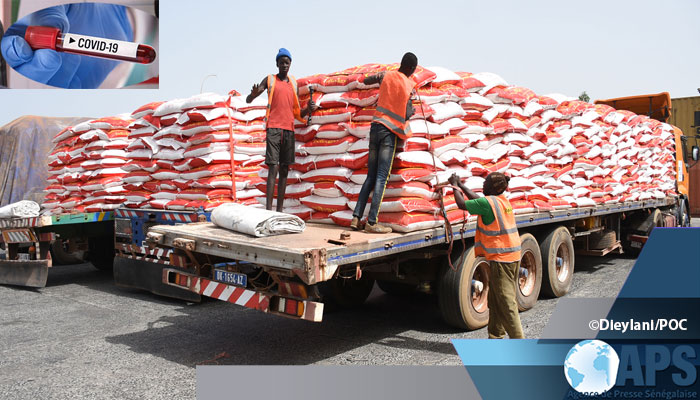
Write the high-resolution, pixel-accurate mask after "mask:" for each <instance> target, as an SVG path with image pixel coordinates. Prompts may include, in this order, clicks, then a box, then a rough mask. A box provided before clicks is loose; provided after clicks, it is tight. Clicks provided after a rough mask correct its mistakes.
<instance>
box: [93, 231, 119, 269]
mask: <svg viewBox="0 0 700 400" xmlns="http://www.w3.org/2000/svg"><path fill="white" fill-rule="evenodd" d="M88 261H90V262H91V263H92V265H93V266H94V267H95V268H97V269H99V270H100V271H111V270H112V267H113V264H114V238H113V237H112V236H94V237H91V238H88Z"/></svg>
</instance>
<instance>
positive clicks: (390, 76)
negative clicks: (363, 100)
mask: <svg viewBox="0 0 700 400" xmlns="http://www.w3.org/2000/svg"><path fill="white" fill-rule="evenodd" d="M417 66H418V58H417V57H416V55H415V54H413V53H406V54H404V55H403V58H402V59H401V66H400V67H399V69H398V71H387V72H381V73H379V74H376V75H371V76H368V77H365V79H364V81H363V83H364V84H365V85H372V84H375V83H380V84H381V85H380V86H379V100H378V101H377V111H375V113H374V118H373V119H372V125H371V126H370V130H369V159H368V161H367V178H365V182H364V183H363V184H362V189H361V190H360V196H359V198H358V199H357V205H356V206H355V210H354V211H353V213H352V216H353V218H352V222H351V223H350V227H351V228H352V229H355V230H360V229H362V222H361V220H362V217H363V215H364V212H365V206H366V205H367V200H368V199H369V195H370V193H371V194H372V204H371V205H370V208H369V215H368V217H367V225H366V226H365V231H367V232H371V233H389V232H391V228H389V227H387V226H381V225H379V224H378V223H377V215H378V214H379V206H380V205H381V203H382V198H383V197H384V189H385V187H386V182H387V179H388V178H389V174H390V173H391V165H392V164H393V161H394V152H395V150H396V142H397V140H398V138H401V139H406V138H409V137H411V132H410V130H409V129H408V119H409V118H411V116H412V115H413V114H414V110H413V105H412V104H411V93H412V92H413V88H414V87H415V85H416V83H415V82H414V81H413V80H411V79H410V77H411V75H413V72H415V70H416V67H417Z"/></svg>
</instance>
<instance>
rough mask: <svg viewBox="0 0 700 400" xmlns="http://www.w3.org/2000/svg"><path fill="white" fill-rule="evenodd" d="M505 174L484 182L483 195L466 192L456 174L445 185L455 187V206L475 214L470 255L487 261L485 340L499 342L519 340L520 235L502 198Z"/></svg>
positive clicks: (466, 189)
mask: <svg viewBox="0 0 700 400" xmlns="http://www.w3.org/2000/svg"><path fill="white" fill-rule="evenodd" d="M509 180H510V178H508V177H507V176H506V175H504V174H502V173H499V172H493V173H491V174H489V175H488V176H487V177H486V179H485V180H484V196H485V197H479V196H477V195H476V193H474V192H473V191H471V190H469V188H467V187H466V186H465V185H464V184H463V183H462V182H461V181H460V179H459V177H458V176H457V175H456V174H452V176H450V178H449V182H450V184H451V185H453V186H457V187H459V188H460V189H462V191H463V192H464V193H465V194H466V195H467V197H469V200H468V201H464V197H463V196H462V193H461V192H460V191H459V190H454V196H455V201H456V202H457V206H458V207H459V208H460V209H462V210H466V211H469V213H470V214H472V215H478V218H477V228H476V236H475V237H474V252H475V254H476V256H477V257H478V256H483V257H486V260H487V261H488V262H489V272H490V274H489V293H488V304H489V325H488V332H489V339H503V338H504V337H505V335H506V332H507V333H508V336H509V337H510V338H511V339H522V338H523V337H524V336H523V328H522V325H521V324H520V315H519V314H518V304H517V300H516V290H518V289H517V285H518V276H519V273H520V235H518V228H517V227H516V225H515V214H514V213H513V207H512V206H511V205H510V202H509V201H508V199H506V197H505V196H504V195H503V192H505V190H506V189H507V188H508V181H509Z"/></svg>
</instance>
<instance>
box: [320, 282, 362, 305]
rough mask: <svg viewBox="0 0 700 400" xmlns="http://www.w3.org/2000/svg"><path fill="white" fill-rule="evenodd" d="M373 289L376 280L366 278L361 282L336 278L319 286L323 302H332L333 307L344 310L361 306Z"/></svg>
mask: <svg viewBox="0 0 700 400" xmlns="http://www.w3.org/2000/svg"><path fill="white" fill-rule="evenodd" d="M372 288H374V279H371V278H365V277H363V278H362V279H360V280H356V279H355V278H349V279H343V278H335V279H331V280H330V281H326V282H321V283H320V284H319V290H320V292H321V295H322V296H323V302H324V303H326V302H330V303H331V304H332V305H337V306H340V307H343V308H353V307H358V306H361V305H362V304H363V303H364V302H365V300H367V297H369V294H370V292H371V291H372ZM331 308H332V307H331Z"/></svg>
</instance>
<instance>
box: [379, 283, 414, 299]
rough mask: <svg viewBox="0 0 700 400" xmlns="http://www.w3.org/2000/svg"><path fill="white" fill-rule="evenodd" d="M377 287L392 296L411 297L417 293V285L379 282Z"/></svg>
mask: <svg viewBox="0 0 700 400" xmlns="http://www.w3.org/2000/svg"><path fill="white" fill-rule="evenodd" d="M377 286H379V288H380V289H382V291H383V292H384V293H386V294H389V295H392V296H409V295H412V294H414V293H415V292H416V288H417V285H411V284H408V283H401V282H394V281H377Z"/></svg>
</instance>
